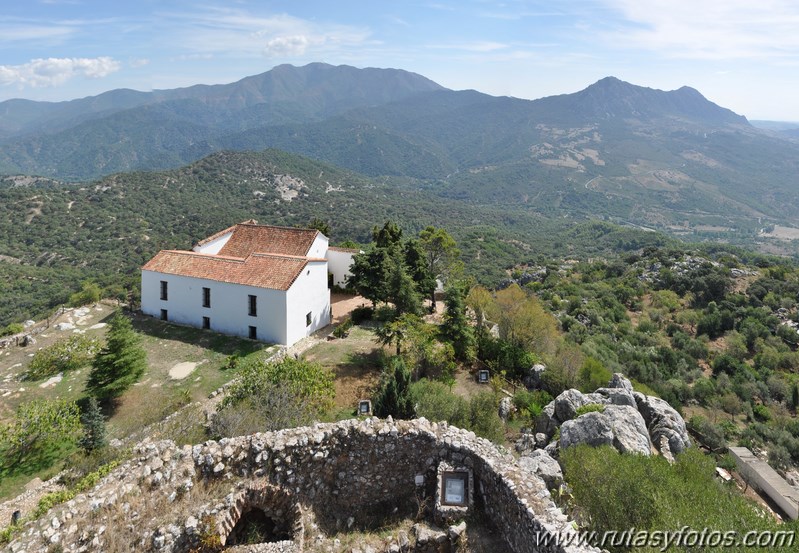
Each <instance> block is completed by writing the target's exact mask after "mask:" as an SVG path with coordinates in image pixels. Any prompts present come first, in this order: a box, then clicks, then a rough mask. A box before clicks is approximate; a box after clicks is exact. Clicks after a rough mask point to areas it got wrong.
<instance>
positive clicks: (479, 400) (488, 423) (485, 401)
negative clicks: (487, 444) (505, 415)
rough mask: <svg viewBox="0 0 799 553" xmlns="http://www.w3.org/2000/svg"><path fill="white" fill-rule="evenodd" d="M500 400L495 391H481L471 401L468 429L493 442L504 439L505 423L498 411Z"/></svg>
mask: <svg viewBox="0 0 799 553" xmlns="http://www.w3.org/2000/svg"><path fill="white" fill-rule="evenodd" d="M498 407H499V402H498V401H497V396H496V395H494V393H493V392H481V393H480V394H478V395H476V396H474V397H473V398H472V400H471V401H470V402H469V425H468V429H469V430H471V431H472V432H474V433H475V434H477V435H478V436H480V437H481V438H486V439H488V440H491V441H492V442H496V443H500V442H502V440H503V439H504V437H505V436H504V434H505V425H504V423H503V422H502V419H501V418H499V414H498V412H497V410H498Z"/></svg>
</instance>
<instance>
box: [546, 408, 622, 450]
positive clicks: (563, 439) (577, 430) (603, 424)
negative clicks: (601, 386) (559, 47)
mask: <svg viewBox="0 0 799 553" xmlns="http://www.w3.org/2000/svg"><path fill="white" fill-rule="evenodd" d="M612 443H613V428H611V426H610V421H609V420H608V418H607V417H606V416H605V415H604V414H602V413H599V412H596V411H594V412H592V413H586V414H585V415H582V416H580V417H577V418H576V419H573V420H570V421H566V422H564V423H563V424H562V425H561V427H560V440H559V442H558V444H559V445H560V448H561V449H566V448H568V447H571V446H573V445H579V444H586V445H590V446H594V447H599V446H601V445H611V444H612Z"/></svg>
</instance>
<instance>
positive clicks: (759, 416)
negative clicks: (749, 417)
mask: <svg viewBox="0 0 799 553" xmlns="http://www.w3.org/2000/svg"><path fill="white" fill-rule="evenodd" d="M752 414H753V415H754V417H755V420H756V421H758V422H768V421H770V420H771V411H770V410H769V408H768V407H766V406H765V405H762V404H761V405H755V406H753V407H752Z"/></svg>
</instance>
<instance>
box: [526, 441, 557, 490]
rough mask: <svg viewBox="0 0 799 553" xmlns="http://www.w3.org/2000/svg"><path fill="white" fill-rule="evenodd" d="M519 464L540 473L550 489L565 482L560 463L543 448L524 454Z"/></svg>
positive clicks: (537, 473)
mask: <svg viewBox="0 0 799 553" xmlns="http://www.w3.org/2000/svg"><path fill="white" fill-rule="evenodd" d="M519 466H520V467H522V468H523V469H526V470H529V471H530V472H532V473H533V474H536V475H538V476H539V477H540V478H541V479H542V480H543V481H544V482H545V483H546V485H547V487H548V488H549V489H550V490H551V489H555V488H557V487H558V486H560V485H561V484H562V483H563V471H562V470H561V469H560V465H559V464H558V462H557V461H556V460H555V459H553V458H552V457H551V456H550V455H549V454H548V453H547V452H546V451H544V450H543V449H537V450H535V451H531V452H530V453H529V454H528V455H524V456H522V457H521V458H520V459H519Z"/></svg>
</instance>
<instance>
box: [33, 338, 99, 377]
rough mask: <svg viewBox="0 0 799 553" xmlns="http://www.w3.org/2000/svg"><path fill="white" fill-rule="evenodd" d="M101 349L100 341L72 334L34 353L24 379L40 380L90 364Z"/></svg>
mask: <svg viewBox="0 0 799 553" xmlns="http://www.w3.org/2000/svg"><path fill="white" fill-rule="evenodd" d="M99 350H100V342H99V341H98V340H96V339H94V338H89V337H88V336H78V335H76V336H70V337H69V338H64V339H61V340H58V341H56V342H54V343H53V344H51V345H49V346H47V347H45V348H42V349H40V350H38V351H37V352H36V353H34V354H33V358H32V359H31V362H30V365H28V370H27V371H25V374H23V375H22V379H23V380H40V379H42V378H48V377H50V376H53V375H55V374H58V373H62V372H68V371H74V370H76V369H80V368H81V367H84V366H86V365H88V364H89V363H90V362H91V360H92V358H93V357H94V356H95V355H96V354H97V352H98V351H99Z"/></svg>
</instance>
